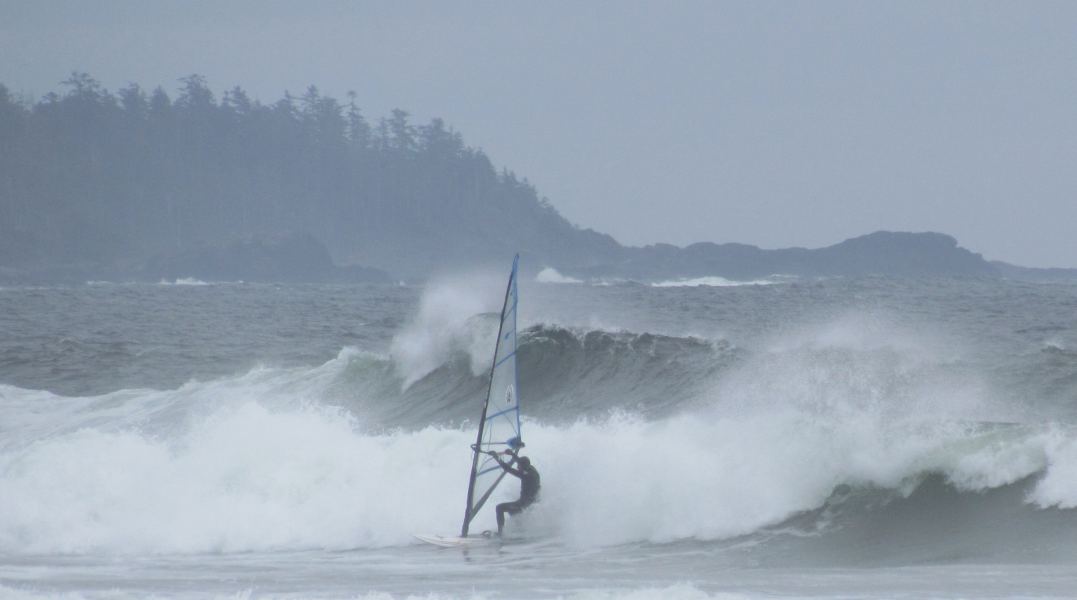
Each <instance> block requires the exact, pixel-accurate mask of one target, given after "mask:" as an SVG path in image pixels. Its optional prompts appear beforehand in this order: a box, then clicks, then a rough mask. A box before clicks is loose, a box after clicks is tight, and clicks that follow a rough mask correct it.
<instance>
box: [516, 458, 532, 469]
mask: <svg viewBox="0 0 1077 600" xmlns="http://www.w3.org/2000/svg"><path fill="white" fill-rule="evenodd" d="M516 462H517V463H519V465H520V466H521V467H523V468H525V469H526V468H528V467H530V466H531V459H530V458H527V457H526V456H521V457H519V458H517V459H516Z"/></svg>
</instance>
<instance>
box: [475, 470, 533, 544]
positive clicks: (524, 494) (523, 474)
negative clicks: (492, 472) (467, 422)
mask: <svg viewBox="0 0 1077 600" xmlns="http://www.w3.org/2000/svg"><path fill="white" fill-rule="evenodd" d="M487 454H489V455H490V456H492V457H493V458H494V460H496V461H497V464H498V465H501V468H502V469H504V470H505V472H506V473H508V474H509V475H512V476H513V477H516V478H518V479H519V480H520V498H519V499H517V500H516V501H515V502H503V503H501V504H498V505H497V535H501V532H502V531H503V530H504V529H505V513H508V514H510V515H518V514H520V512H522V511H523V510H524V509H525V508H527V507H528V506H531V503H533V502H534V501H535V500H536V499H537V498H538V493H539V488H540V487H541V484H540V482H539V472H538V469H536V468H535V467H534V466H532V465H531V459H529V458H527V457H526V456H517V455H516V451H515V450H505V454H508V455H510V456H512V460H510V461H509V462H507V463H506V462H504V461H503V460H501V457H500V456H498V454H497V452H493V451H490V452H487ZM513 464H515V465H516V467H513Z"/></svg>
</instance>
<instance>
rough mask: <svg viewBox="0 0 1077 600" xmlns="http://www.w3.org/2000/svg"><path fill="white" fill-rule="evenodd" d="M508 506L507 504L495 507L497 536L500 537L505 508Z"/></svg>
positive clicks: (503, 524)
mask: <svg viewBox="0 0 1077 600" xmlns="http://www.w3.org/2000/svg"><path fill="white" fill-rule="evenodd" d="M508 505H509V503H508V502H504V503H502V504H498V505H497V535H501V531H502V530H504V529H505V507H506V506H508Z"/></svg>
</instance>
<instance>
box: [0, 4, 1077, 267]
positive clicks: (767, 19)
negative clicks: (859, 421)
mask: <svg viewBox="0 0 1077 600" xmlns="http://www.w3.org/2000/svg"><path fill="white" fill-rule="evenodd" d="M0 16H3V17H4V18H2V19H0V33H2V34H3V35H0V52H3V54H4V55H5V56H6V57H8V61H9V62H8V69H7V70H6V73H5V75H4V81H5V84H7V85H8V86H9V87H10V88H11V89H12V91H13V92H16V93H23V92H25V93H28V94H32V95H33V97H36V98H39V97H40V96H41V95H43V94H45V93H48V92H49V91H52V90H54V89H55V88H56V86H57V82H58V81H59V79H60V78H62V77H63V74H65V73H67V72H69V71H70V70H72V69H77V70H80V71H86V72H89V73H91V74H93V75H94V76H95V77H97V78H99V80H100V81H102V83H103V84H104V86H105V87H106V88H108V89H113V90H116V89H120V88H122V87H123V86H125V85H127V84H128V83H130V82H132V81H137V82H140V83H141V84H143V85H145V86H146V87H147V88H148V89H152V88H153V87H156V86H157V85H162V86H164V87H165V89H166V90H169V91H171V90H172V89H174V88H175V83H176V80H177V79H178V78H179V77H184V76H186V75H188V74H190V73H201V74H204V75H205V76H206V77H207V78H208V80H209V81H211V82H212V85H213V87H212V89H213V91H214V92H215V93H216V94H218V96H219V95H220V94H221V93H223V91H224V88H223V87H220V86H225V85H230V84H232V83H233V82H235V83H238V84H240V85H243V86H244V88H245V89H247V90H248V93H249V94H250V95H251V96H252V97H254V98H262V99H263V100H267V99H270V98H276V97H279V95H280V94H282V93H283V91H284V90H286V89H287V90H291V91H292V93H294V94H299V93H301V91H302V90H304V89H306V86H308V85H310V84H311V83H313V84H315V85H317V86H318V87H319V89H320V90H322V92H323V93H324V94H326V95H330V96H334V97H337V98H344V97H345V94H346V92H347V91H348V90H355V91H356V92H357V94H358V95H359V98H360V103H361V104H362V105H363V107H364V109H365V110H366V111H367V112H368V114H371V115H387V114H389V113H390V112H391V110H392V109H393V108H396V107H400V108H402V109H404V110H407V111H408V112H410V113H412V114H413V116H414V118H415V120H417V121H419V122H427V121H429V120H430V119H433V118H435V117H441V118H443V119H444V120H445V121H446V122H447V123H449V124H451V125H452V126H454V127H456V128H457V129H458V130H459V131H462V132H464V133H465V134H466V135H467V137H468V141H469V144H471V145H472V146H474V147H476V148H482V149H483V150H484V151H485V152H487V153H489V155H490V156H492V157H494V158H495V162H496V163H497V164H498V165H505V166H507V167H508V168H511V169H513V170H515V171H516V172H517V173H519V174H521V175H522V176H526V177H527V178H528V180H529V181H530V182H532V183H533V184H534V185H535V186H536V187H537V189H538V190H539V191H540V194H541V195H542V196H545V197H547V198H549V199H550V202H551V203H552V204H553V205H554V206H556V207H557V208H558V210H559V211H560V212H561V213H562V214H563V215H564V216H565V217H566V218H568V219H569V220H570V221H571V222H573V223H576V224H578V225H579V226H581V227H585V228H593V229H595V230H598V231H603V232H607V233H609V234H610V235H612V236H614V237H615V238H616V239H617V240H618V241H620V242H622V243H624V244H627V245H633V246H640V245H646V244H654V243H672V244H676V245H679V246H685V245H688V244H691V243H693V242H700V241H712V242H719V243H720V242H739V243H746V244H752V245H757V246H760V247H764V248H784V247H806V248H818V247H823V246H826V245H828V244H833V243H836V242H838V241H840V240H843V239H847V238H850V237H854V236H857V235H861V234H863V233H867V232H871V231H876V230H892V231H939V232H944V233H948V234H951V235H954V236H955V237H956V238H957V239H958V240H959V241H960V242H961V244H962V245H963V246H965V247H967V248H970V249H973V250H975V251H977V252H981V253H983V254H984V255H985V256H986V257H988V258H990V259H993V260H1003V261H1007V262H1011V263H1015V264H1022V265H1030V266H1043V267H1052V266H1058V267H1072V266H1074V265H1075V264H1077V260H1075V257H1077V241H1074V240H1073V238H1072V236H1071V235H1070V233H1069V231H1068V229H1069V228H1068V223H1071V222H1074V221H1077V202H1074V201H1073V200H1074V197H1075V195H1077V181H1075V178H1074V175H1073V174H1072V170H1070V169H1068V168H1066V166H1065V165H1067V164H1068V163H1069V162H1071V160H1070V158H1071V157H1072V156H1073V154H1074V153H1075V148H1074V147H1073V140H1074V139H1077V119H1075V118H1074V115H1073V114H1072V111H1071V110H1069V109H1068V105H1069V100H1070V99H1071V98H1072V97H1074V96H1077V93H1075V92H1077V90H1075V89H1074V84H1073V82H1072V81H1071V80H1070V79H1067V78H1065V77H1062V76H1060V74H1062V73H1066V72H1069V70H1070V69H1071V68H1072V66H1073V64H1074V62H1075V56H1077V41H1075V40H1074V39H1073V36H1072V35H1069V33H1068V32H1070V31H1071V27H1070V26H1071V25H1072V24H1074V23H1077V9H1075V8H1074V7H1073V6H1072V5H1068V4H1064V3H1043V4H1038V5H1036V6H1033V7H1029V6H1027V5H1021V4H1007V5H995V6H993V7H991V8H990V9H987V8H985V7H982V6H978V5H975V4H955V5H950V6H948V7H945V8H939V7H938V6H937V5H935V4H933V3H903V4H901V5H894V6H880V5H860V4H856V3H848V2H833V3H826V4H818V5H813V6H811V7H808V6H806V5H804V6H801V5H788V4H781V3H754V4H751V5H739V4H728V3H683V4H678V5H676V6H672V7H664V8H659V7H654V6H650V5H646V4H618V5H617V6H616V7H613V6H611V5H601V4H595V5H589V6H584V7H579V6H576V5H570V4H559V3H546V4H544V5H542V6H529V7H510V6H499V5H494V6H485V7H481V8H479V7H456V8H454V9H448V8H446V7H444V6H440V5H439V4H437V3H414V4H409V5H407V6H403V5H400V6H396V5H394V6H389V5H375V4H352V3H337V2H326V3H320V4H318V5H317V6H314V7H307V8H306V9H304V10H302V11H300V10H298V9H296V8H295V7H294V6H293V5H290V4H288V3H283V2H267V3H253V4H252V3H245V2H234V3H229V4H227V5H221V6H218V5H215V4H211V3H199V2H194V3H168V2H165V3H156V4H153V5H143V4H142V3H135V2H123V1H117V2H112V3H109V4H108V5H105V6H104V7H98V8H95V7H91V6H89V5H82V4H80V3H63V2H60V3H49V4H47V5H27V4H23V3H16V2H6V3H0ZM614 207H616V210H613V208H614Z"/></svg>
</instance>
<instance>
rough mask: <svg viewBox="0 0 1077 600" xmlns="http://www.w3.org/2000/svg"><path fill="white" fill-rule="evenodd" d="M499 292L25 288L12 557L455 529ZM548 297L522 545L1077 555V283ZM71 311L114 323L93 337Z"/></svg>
mask: <svg viewBox="0 0 1077 600" xmlns="http://www.w3.org/2000/svg"><path fill="white" fill-rule="evenodd" d="M493 281H494V283H490V284H489V285H487V284H484V283H476V281H475V280H472V279H464V280H461V281H455V282H454V281H452V280H448V281H446V282H442V283H440V284H432V285H431V286H428V287H427V288H425V289H422V290H416V289H411V288H395V287H394V288H388V287H385V288H382V287H377V286H372V287H369V288H347V287H303V288H274V287H271V286H242V285H233V286H217V285H214V286H108V285H95V286H92V287H90V288H87V290H85V291H83V292H82V293H83V294H84V295H83V296H82V297H80V295H79V294H72V293H71V292H70V290H48V289H45V290H42V289H36V290H22V289H16V290H10V289H9V290H3V291H0V308H6V309H7V311H4V312H0V314H3V315H7V316H5V317H2V318H4V319H7V321H5V323H4V324H5V325H6V326H8V327H9V329H10V330H13V331H22V332H23V333H26V336H25V337H23V338H20V339H18V340H16V341H10V340H9V341H5V342H3V344H4V345H3V346H0V357H3V360H4V363H3V364H4V371H3V373H6V375H5V376H6V377H8V378H9V379H7V382H5V383H3V384H0V553H6V554H27V555H29V554H53V553H105V554H124V553H177V552H178V553H202V552H241V551H270V550H289V549H307V548H333V549H344V548H359V547H386V546H400V545H406V544H409V543H411V537H410V536H411V534H412V533H414V532H416V531H452V530H454V529H455V528H456V527H458V526H459V520H460V518H461V515H462V512H463V504H464V496H465V493H466V480H465V477H466V473H467V470H468V467H469V465H470V451H469V450H468V445H469V444H470V443H472V441H473V439H474V435H475V433H474V427H473V424H474V422H475V420H476V419H477V418H478V413H479V411H480V410H481V401H482V398H483V396H484V394H485V386H486V377H487V376H488V368H489V365H488V364H486V363H487V362H488V361H489V360H490V357H489V355H488V353H489V352H490V351H491V350H490V349H492V346H493V343H492V338H493V337H494V336H495V335H496V332H495V331H493V327H494V326H496V315H492V314H491V311H492V310H496V308H497V306H496V304H497V303H498V302H499V300H500V299H499V298H498V295H497V294H498V291H497V282H496V278H493ZM501 285H503V282H502V283H501ZM490 289H493V290H494V291H493V292H492V294H491V292H490ZM502 293H503V291H502ZM491 295H492V296H493V298H494V299H493V300H489V299H487V298H489V297H490V296H491ZM521 298H522V299H523V301H522V304H521V307H522V311H523V312H522V314H521V317H522V319H523V321H522V322H521V326H522V328H523V329H522V335H521V337H520V343H519V360H520V393H521V398H522V406H523V412H524V415H525V417H524V418H525V422H524V432H525V433H524V436H525V440H526V442H527V447H528V451H529V453H530V456H531V457H532V458H533V460H534V463H535V465H536V466H537V467H538V469H539V470H540V471H541V472H542V476H543V486H544V487H543V492H542V497H541V500H540V502H539V503H538V504H537V505H536V506H535V507H534V508H533V509H532V510H530V511H528V513H527V514H526V515H525V516H524V517H523V518H520V519H517V520H516V521H515V522H513V523H512V528H513V530H514V532H515V534H517V535H524V536H528V537H535V538H540V539H549V540H556V541H557V542H558V543H563V544H567V545H571V546H575V547H593V546H597V547H610V546H619V545H623V544H639V543H643V544H688V543H698V544H705V545H707V547H708V548H710V550H709V551H715V552H721V553H726V554H728V555H730V556H736V557H740V558H739V559H738V560H745V561H752V562H753V564H759V563H764V564H765V563H767V562H768V561H771V562H773V563H774V564H786V563H790V562H795V563H798V564H908V563H912V562H925V561H926V562H948V561H984V560H987V561H991V560H1020V561H1025V562H1028V561H1031V562H1058V561H1065V560H1072V559H1074V558H1077V542H1074V541H1073V540H1074V539H1077V514H1075V513H1074V511H1073V509H1074V508H1075V507H1077V483H1075V482H1077V421H1075V416H1074V412H1073V410H1074V404H1073V398H1075V397H1077V359H1075V356H1077V354H1074V353H1073V351H1071V350H1070V348H1073V347H1075V346H1074V343H1075V342H1077V331H1075V330H1074V329H1073V322H1072V316H1071V315H1072V310H1073V308H1074V307H1077V293H1075V291H1074V290H1073V289H1071V288H1066V287H1058V286H1054V287H1049V286H1042V287H1036V286H1027V285H1023V284H1021V285H1018V284H1005V283H1002V284H998V283H996V282H992V283H990V284H988V283H987V282H978V281H943V282H938V281H930V282H907V281H891V280H850V281H827V282H816V283H812V284H798V283H791V284H788V285H781V286H742V287H727V288H723V287H710V288H707V287H702V288H700V287H678V288H650V287H645V286H614V287H602V286H588V285H573V286H549V285H541V284H537V283H536V284H535V285H533V286H532V287H530V288H528V287H526V286H525V287H524V289H523V290H522V291H521ZM116 303H119V304H120V305H121V306H123V307H125V309H126V310H124V311H117V310H115V308H110V307H113V306H114V304H116ZM42 307H46V308H42ZM162 307H164V310H162ZM224 307H227V308H224ZM300 307H306V309H305V312H304V311H298V310H297V309H299V308H300ZM310 307H315V308H313V309H312V308H310ZM531 307H535V308H534V309H532V308H531ZM63 309H66V310H68V311H69V312H68V313H65V314H73V315H76V316H78V315H85V314H89V313H92V314H95V315H97V317H98V318H99V321H98V322H99V323H101V325H100V328H99V329H94V330H92V331H74V330H72V328H71V324H70V322H67V321H65V318H64V317H60V316H58V314H57V311H60V310H63ZM901 309H906V310H901ZM529 310H530V311H532V312H530V313H529V312H528V311H529ZM222 311H223V313H224V314H221V313H222ZM158 313H161V314H166V315H171V316H170V317H169V318H168V319H164V320H160V321H154V322H143V323H138V324H137V325H136V324H132V323H131V321H130V319H128V318H127V317H128V316H129V315H131V314H158ZM203 314H204V315H207V316H205V317H200V316H199V315H203ZM202 319H205V320H207V321H209V322H208V323H206V322H203V321H202ZM229 319H232V320H235V321H236V322H229ZM177 323H183V324H185V325H190V326H191V327H193V328H194V329H195V331H199V332H203V335H202V337H198V336H194V335H190V334H188V335H187V336H186V337H184V336H180V337H177V336H176V332H177V331H178V328H177ZM20 328H22V329H21V330H20ZM318 331H322V332H324V335H322V336H317V335H314V334H316V333H317V332H318ZM330 332H331V333H330ZM58 333H62V335H64V336H65V337H64V338H63V339H65V340H67V341H66V342H65V341H62V340H61V341H54V336H55V335H57V334H58ZM35 336H36V337H35ZM108 340H111V342H112V343H113V344H114V345H115V346H113V350H115V349H116V348H120V351H119V355H118V356H120V357H126V358H118V357H117V354H116V353H115V352H108V351H105V350H104V349H105V348H107V347H109V346H107V345H102V344H103V342H105V341H108ZM38 342H40V343H38ZM334 346H335V349H334V348H333V347H334ZM70 348H77V349H78V351H77V352H71V351H70ZM341 348H343V349H341ZM185 357H186V358H185ZM74 363H79V364H78V365H76V364H74ZM82 363H88V364H82ZM155 368H159V371H155ZM224 369H230V370H232V373H231V374H228V373H223V374H222V373H221V370H224ZM50 371H51V372H54V373H57V374H60V375H61V376H60V377H59V378H58V379H57V380H56V381H50V379H49V377H48V376H47V373H48V372H50ZM181 376H186V378H185V380H184V381H183V382H182V383H180V384H178V385H171V383H172V382H174V381H175V380H176V379H177V378H179V377H181ZM109 381H113V382H115V383H114V384H113V385H114V389H113V390H111V391H102V389H101V388H105V387H107V385H108V382H109ZM129 382H135V383H137V384H138V385H133V386H132V385H128V384H129ZM79 386H81V387H82V388H83V389H85V390H86V391H87V393H72V392H71V391H70V390H69V389H68V388H71V387H75V388H79ZM50 388H51V391H47V390H50ZM515 492H516V489H515V486H512V485H509V486H502V489H501V490H500V492H499V493H500V496H499V497H498V498H494V499H493V500H494V501H499V500H501V499H508V498H511V497H514V494H515ZM475 527H477V528H485V529H489V528H491V527H493V515H492V511H486V513H485V514H483V515H481V516H480V517H479V520H478V522H477V523H476V525H475Z"/></svg>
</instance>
